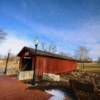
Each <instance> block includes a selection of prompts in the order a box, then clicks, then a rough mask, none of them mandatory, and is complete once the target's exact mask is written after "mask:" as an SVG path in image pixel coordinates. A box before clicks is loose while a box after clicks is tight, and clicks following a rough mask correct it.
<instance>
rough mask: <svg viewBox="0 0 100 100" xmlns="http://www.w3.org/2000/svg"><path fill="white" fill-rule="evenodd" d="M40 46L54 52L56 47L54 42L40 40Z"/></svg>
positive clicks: (44, 49)
mask: <svg viewBox="0 0 100 100" xmlns="http://www.w3.org/2000/svg"><path fill="white" fill-rule="evenodd" d="M41 47H42V50H43V51H47V52H52V53H55V52H56V51H57V47H56V45H54V44H48V43H46V42H41Z"/></svg>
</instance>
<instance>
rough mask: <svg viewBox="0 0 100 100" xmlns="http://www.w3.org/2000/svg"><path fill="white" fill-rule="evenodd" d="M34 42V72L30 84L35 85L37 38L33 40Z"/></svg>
mask: <svg viewBox="0 0 100 100" xmlns="http://www.w3.org/2000/svg"><path fill="white" fill-rule="evenodd" d="M34 44H35V51H34V65H33V66H34V68H33V69H34V74H33V80H32V84H33V85H35V83H36V65H37V64H36V62H37V47H38V40H35V41H34Z"/></svg>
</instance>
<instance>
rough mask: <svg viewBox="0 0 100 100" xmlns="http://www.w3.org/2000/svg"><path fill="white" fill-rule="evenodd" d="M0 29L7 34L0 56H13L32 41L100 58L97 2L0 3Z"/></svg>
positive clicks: (13, 0)
mask: <svg viewBox="0 0 100 100" xmlns="http://www.w3.org/2000/svg"><path fill="white" fill-rule="evenodd" d="M0 28H1V29H3V30H4V31H5V32H7V33H8V35H7V37H6V41H4V42H2V43H1V44H0V54H7V51H8V50H11V52H12V53H15V54H17V53H18V52H19V50H20V49H21V48H22V47H23V46H31V47H34V44H33V40H34V38H36V37H38V39H39V41H43V42H47V43H51V44H52V43H53V44H55V45H56V46H57V50H58V52H61V51H62V52H65V53H70V54H71V55H74V53H75V51H76V49H77V48H78V47H79V46H85V47H87V48H88V49H89V55H90V57H92V58H94V59H96V58H97V57H100V0H0Z"/></svg>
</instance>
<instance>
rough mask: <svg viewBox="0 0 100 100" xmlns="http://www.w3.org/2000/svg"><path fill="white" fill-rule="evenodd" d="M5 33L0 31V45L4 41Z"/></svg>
mask: <svg viewBox="0 0 100 100" xmlns="http://www.w3.org/2000/svg"><path fill="white" fill-rule="evenodd" d="M6 35H7V33H6V32H4V31H3V30H2V29H0V43H1V42H2V41H3V40H5V37H6Z"/></svg>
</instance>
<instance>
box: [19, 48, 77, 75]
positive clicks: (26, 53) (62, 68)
mask: <svg viewBox="0 0 100 100" xmlns="http://www.w3.org/2000/svg"><path fill="white" fill-rule="evenodd" d="M18 56H19V57H20V69H21V70H23V71H29V70H32V69H34V57H35V50H34V49H33V48H29V47H24V48H23V49H22V50H21V51H20V53H19V54H18ZM76 67H77V60H75V59H73V58H71V57H67V56H61V55H58V54H53V53H50V52H45V51H41V50H37V61H36V72H37V73H38V75H39V76H41V75H42V74H43V73H53V74H62V73H66V72H71V71H74V70H76Z"/></svg>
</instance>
